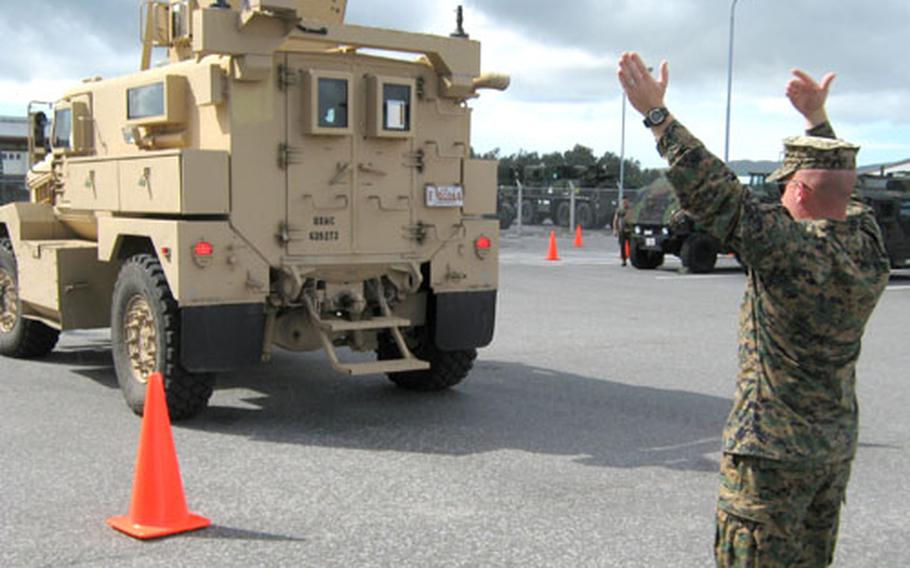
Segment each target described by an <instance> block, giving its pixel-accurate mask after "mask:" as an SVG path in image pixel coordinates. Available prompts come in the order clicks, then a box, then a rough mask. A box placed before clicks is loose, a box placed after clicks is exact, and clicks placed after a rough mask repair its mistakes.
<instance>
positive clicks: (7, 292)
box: [0, 239, 60, 359]
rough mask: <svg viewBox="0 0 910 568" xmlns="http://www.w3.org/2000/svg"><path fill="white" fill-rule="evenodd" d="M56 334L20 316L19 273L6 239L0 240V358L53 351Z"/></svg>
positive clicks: (31, 356)
mask: <svg viewBox="0 0 910 568" xmlns="http://www.w3.org/2000/svg"><path fill="white" fill-rule="evenodd" d="M59 338H60V332H59V331H57V330H56V329H54V328H52V327H49V326H47V325H45V324H43V323H41V322H40V321H35V320H30V319H27V318H24V317H22V301H21V300H20V298H19V272H18V269H17V266H16V256H15V255H14V254H13V246H12V244H11V243H10V241H9V239H0V355H6V356H7V357H16V358H19V359H31V358H35V357H43V356H44V355H47V354H48V353H50V352H51V351H53V350H54V346H55V345H57V340H58V339H59Z"/></svg>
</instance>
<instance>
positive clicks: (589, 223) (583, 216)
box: [575, 203, 595, 229]
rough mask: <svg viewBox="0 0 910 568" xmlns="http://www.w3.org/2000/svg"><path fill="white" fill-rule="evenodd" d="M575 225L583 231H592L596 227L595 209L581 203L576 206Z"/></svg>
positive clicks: (588, 204)
mask: <svg viewBox="0 0 910 568" xmlns="http://www.w3.org/2000/svg"><path fill="white" fill-rule="evenodd" d="M575 224H576V225H581V228H582V229H591V228H593V227H594V225H595V219H594V208H593V207H591V204H590V203H579V204H578V205H576V206H575Z"/></svg>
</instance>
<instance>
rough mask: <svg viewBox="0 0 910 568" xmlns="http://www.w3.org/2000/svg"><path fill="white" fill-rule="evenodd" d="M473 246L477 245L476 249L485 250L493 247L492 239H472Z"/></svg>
mask: <svg viewBox="0 0 910 568" xmlns="http://www.w3.org/2000/svg"><path fill="white" fill-rule="evenodd" d="M474 246H475V247H477V250H483V251H487V250H490V249H491V248H493V241H491V240H490V238H489V237H480V238H479V239H477V240H476V241H474Z"/></svg>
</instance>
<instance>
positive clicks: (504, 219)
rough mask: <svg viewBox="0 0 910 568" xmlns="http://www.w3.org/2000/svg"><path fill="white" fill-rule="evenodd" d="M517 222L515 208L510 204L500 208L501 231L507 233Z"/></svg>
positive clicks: (504, 204)
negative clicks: (514, 222) (513, 223)
mask: <svg viewBox="0 0 910 568" xmlns="http://www.w3.org/2000/svg"><path fill="white" fill-rule="evenodd" d="M513 221H515V208H514V207H512V206H511V205H509V204H508V203H503V204H502V206H501V207H500V208H499V230H501V231H505V230H506V229H508V228H509V227H511V226H512V222H513Z"/></svg>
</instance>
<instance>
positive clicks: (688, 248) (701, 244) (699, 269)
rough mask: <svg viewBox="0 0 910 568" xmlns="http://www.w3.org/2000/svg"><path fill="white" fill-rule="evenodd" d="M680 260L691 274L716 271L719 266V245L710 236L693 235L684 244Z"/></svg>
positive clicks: (680, 252)
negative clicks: (717, 265) (715, 268)
mask: <svg viewBox="0 0 910 568" xmlns="http://www.w3.org/2000/svg"><path fill="white" fill-rule="evenodd" d="M679 258H680V260H682V264H683V266H685V267H686V268H688V269H689V272H692V273H693V274H708V273H710V272H713V271H714V266H715V265H716V264H717V245H716V244H715V242H714V239H712V238H711V237H710V236H708V235H705V234H702V233H692V234H690V235H689V236H688V237H686V240H685V242H683V245H682V249H680V251H679Z"/></svg>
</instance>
